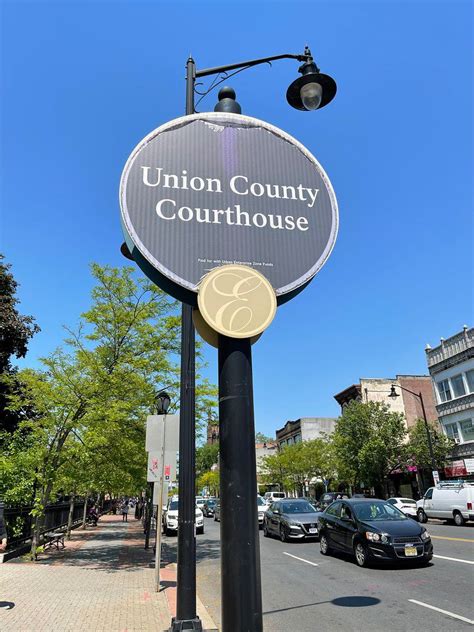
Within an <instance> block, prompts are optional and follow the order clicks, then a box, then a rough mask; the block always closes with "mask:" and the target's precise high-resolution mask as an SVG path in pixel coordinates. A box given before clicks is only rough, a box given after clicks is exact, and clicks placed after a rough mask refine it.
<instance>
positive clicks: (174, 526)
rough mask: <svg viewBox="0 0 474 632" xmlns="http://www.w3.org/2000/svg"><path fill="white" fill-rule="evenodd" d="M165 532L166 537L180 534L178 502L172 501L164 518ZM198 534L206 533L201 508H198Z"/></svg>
mask: <svg viewBox="0 0 474 632" xmlns="http://www.w3.org/2000/svg"><path fill="white" fill-rule="evenodd" d="M162 520H163V531H164V532H165V534H166V535H173V534H175V533H178V501H177V500H170V502H169V503H168V507H167V508H166V511H165V513H164V514H163V517H162ZM196 532H197V533H204V516H203V515H202V511H201V510H200V509H199V507H196Z"/></svg>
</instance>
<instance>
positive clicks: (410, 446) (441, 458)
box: [404, 419, 455, 470]
mask: <svg viewBox="0 0 474 632" xmlns="http://www.w3.org/2000/svg"><path fill="white" fill-rule="evenodd" d="M429 432H430V435H431V444H432V446H433V455H434V460H435V465H436V468H438V469H442V468H444V467H445V466H446V465H447V463H448V461H449V455H450V453H451V452H452V450H453V448H454V446H455V443H454V441H453V440H452V439H450V438H448V437H446V435H444V434H443V433H442V432H440V431H439V430H437V429H436V428H435V426H434V425H433V424H429ZM408 435H409V441H408V443H407V444H406V446H404V456H405V463H406V464H410V463H413V464H415V465H417V466H418V467H419V468H423V469H426V470H431V469H432V463H431V455H430V450H429V445H428V436H427V434H426V426H425V422H424V421H423V419H417V421H416V423H415V425H414V426H412V427H411V428H410V429H409V431H408Z"/></svg>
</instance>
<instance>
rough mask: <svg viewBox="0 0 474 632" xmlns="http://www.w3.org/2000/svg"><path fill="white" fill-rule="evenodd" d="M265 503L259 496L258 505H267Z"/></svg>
mask: <svg viewBox="0 0 474 632" xmlns="http://www.w3.org/2000/svg"><path fill="white" fill-rule="evenodd" d="M265 504H266V503H265V501H264V500H263V498H262V497H261V496H257V505H265Z"/></svg>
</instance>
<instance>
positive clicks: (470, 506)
mask: <svg viewBox="0 0 474 632" xmlns="http://www.w3.org/2000/svg"><path fill="white" fill-rule="evenodd" d="M467 508H468V509H470V510H471V511H472V503H467Z"/></svg>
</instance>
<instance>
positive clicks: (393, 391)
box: [389, 384, 400, 399]
mask: <svg viewBox="0 0 474 632" xmlns="http://www.w3.org/2000/svg"><path fill="white" fill-rule="evenodd" d="M389 397H390V398H391V399H397V397H400V395H399V394H398V393H397V392H396V390H395V386H394V385H393V384H392V387H391V389H390V394H389Z"/></svg>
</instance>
